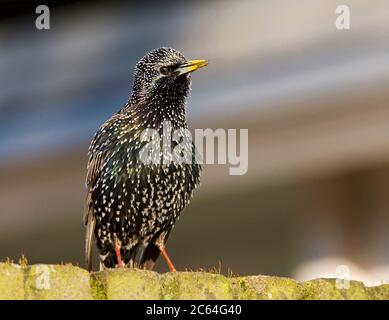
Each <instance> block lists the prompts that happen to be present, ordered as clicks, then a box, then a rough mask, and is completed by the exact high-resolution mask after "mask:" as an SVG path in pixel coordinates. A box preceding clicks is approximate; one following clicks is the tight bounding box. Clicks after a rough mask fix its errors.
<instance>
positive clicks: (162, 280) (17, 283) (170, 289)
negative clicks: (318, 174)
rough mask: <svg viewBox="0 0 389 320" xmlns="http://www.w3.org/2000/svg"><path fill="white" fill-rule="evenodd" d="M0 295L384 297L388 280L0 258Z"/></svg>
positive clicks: (388, 290)
mask: <svg viewBox="0 0 389 320" xmlns="http://www.w3.org/2000/svg"><path fill="white" fill-rule="evenodd" d="M23 265H26V262H25V263H23ZM0 299H95V300H105V299H165V300H172V299H195V300H198V299H205V300H212V299H234V300H235V299H236V300H242V299H244V300H247V299H262V300H268V299H321V300H323V299H325V300H339V299H353V300H357V299H382V300H389V284H385V285H381V286H377V287H366V286H364V285H363V284H362V283H361V282H358V281H350V282H349V286H348V287H347V289H339V288H337V283H336V280H334V279H316V280H311V281H307V282H304V283H302V284H300V283H298V282H296V281H294V280H292V279H288V278H280V277H268V276H249V277H224V276H222V275H220V274H218V273H206V272H177V273H165V274H162V275H160V274H158V273H156V272H152V271H144V270H138V269H114V270H107V271H102V272H96V273H92V274H91V275H90V274H89V273H88V272H87V271H86V270H84V269H81V268H79V267H75V266H72V265H70V264H64V265H33V266H30V267H25V268H22V267H21V266H19V265H15V264H13V263H11V262H10V261H9V262H6V263H0Z"/></svg>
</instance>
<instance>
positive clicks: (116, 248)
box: [115, 244, 123, 268]
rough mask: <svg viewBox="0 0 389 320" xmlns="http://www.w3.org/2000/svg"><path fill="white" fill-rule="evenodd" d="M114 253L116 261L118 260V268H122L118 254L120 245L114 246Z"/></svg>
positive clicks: (120, 257)
mask: <svg viewBox="0 0 389 320" xmlns="http://www.w3.org/2000/svg"><path fill="white" fill-rule="evenodd" d="M115 253H116V259H117V260H118V267H119V268H123V261H122V256H121V254H120V245H119V244H116V245H115Z"/></svg>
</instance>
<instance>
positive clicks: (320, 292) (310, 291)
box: [303, 279, 375, 300]
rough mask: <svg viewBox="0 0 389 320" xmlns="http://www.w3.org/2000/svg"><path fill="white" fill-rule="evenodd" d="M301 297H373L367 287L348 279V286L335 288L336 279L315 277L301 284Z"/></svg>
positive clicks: (312, 298) (350, 298)
mask: <svg viewBox="0 0 389 320" xmlns="http://www.w3.org/2000/svg"><path fill="white" fill-rule="evenodd" d="M303 288H304V294H303V299H307V300H368V299H375V298H374V296H372V294H371V292H370V291H369V288H367V287H365V286H364V285H363V283H361V282H358V281H350V282H349V286H348V288H344V289H342V288H337V286H336V279H316V280H310V281H307V282H305V283H304V284H303Z"/></svg>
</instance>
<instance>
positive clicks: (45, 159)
mask: <svg viewBox="0 0 389 320" xmlns="http://www.w3.org/2000/svg"><path fill="white" fill-rule="evenodd" d="M45 4H47V5H49V8H50V9H51V12H50V13H51V21H50V23H51V29H50V30H37V29H36V28H35V18H36V17H37V14H35V7H36V5H33V4H26V3H24V2H22V1H3V2H2V4H1V16H0V18H1V20H0V259H5V258H6V257H10V258H11V259H14V260H15V261H17V260H18V258H19V257H20V255H21V254H25V255H26V256H27V258H28V259H29V262H30V263H60V262H73V263H76V264H80V265H83V252H84V232H85V230H84V226H83V224H82V214H83V207H84V200H85V188H84V180H85V174H86V161H87V148H88V145H89V142H90V140H91V139H92V137H93V135H94V132H95V131H96V130H97V129H98V127H99V126H100V125H101V124H102V123H103V122H104V121H105V120H106V119H107V118H108V117H110V115H112V114H113V113H114V112H116V111H117V110H118V109H119V108H120V107H121V106H122V105H123V104H124V103H125V102H126V101H127V99H128V97H129V95H130V91H131V83H132V72H133V66H134V64H135V63H136V62H137V61H138V60H139V59H140V58H141V57H142V56H143V55H144V54H145V53H146V52H148V51H150V50H151V49H153V48H157V47H160V46H162V45H163V46H172V47H174V48H176V49H178V50H180V51H181V52H183V53H184V54H185V55H186V56H187V57H189V58H193V59H209V60H210V61H211V64H210V65H209V67H208V68H206V69H203V70H201V72H199V73H196V74H194V75H193V90H192V96H191V98H190V101H189V110H188V112H189V123H190V126H191V128H214V129H216V128H237V129H241V128H243V129H246V128H247V129H249V169H248V173H247V174H246V175H243V176H230V175H229V173H228V165H208V166H206V167H205V168H204V172H203V178H202V186H201V188H200V189H199V190H198V192H197V193H196V195H195V197H194V199H193V201H192V203H191V205H190V206H189V207H188V208H187V209H186V211H185V212H184V214H183V215H182V217H181V219H180V221H179V222H178V223H177V225H176V228H175V230H174V232H173V233H172V235H171V237H170V239H169V242H168V248H169V252H170V254H171V256H172V258H173V261H174V262H175V264H176V267H177V268H178V269H181V270H183V269H185V268H188V269H198V268H206V269H207V268H212V267H217V268H219V265H221V270H222V272H223V273H228V272H229V270H231V271H232V272H233V273H234V274H241V275H243V274H260V273H261V274H268V275H278V276H291V277H295V278H296V279H298V280H306V279H311V278H317V277H336V276H337V271H336V268H337V266H339V265H346V266H347V267H348V268H349V270H350V276H351V278H352V279H357V280H361V281H364V282H365V283H366V284H368V285H373V284H380V283H389V250H388V246H389V197H388V196H389V194H388V192H389V191H388V190H389V90H388V89H389V86H388V83H389V82H388V81H389V38H388V32H389V3H388V1H385V0H375V1H374V5H373V3H372V2H371V1H370V2H369V1H365V0H352V1H351V0H350V1H346V0H342V1H335V0H314V1H312V0H291V1H274V0H272V1H270V0H258V1H254V0H253V1H250V0H242V1H232V0H231V1H180V2H173V1H167V2H160V3H152V2H151V1H146V2H142V4H140V3H136V2H135V1H126V2H108V1H107V2H106V3H104V2H89V1H73V2H68V1H52V2H45ZM340 4H346V5H348V6H349V7H350V10H351V29H350V30H345V31H340V30H337V29H336V28H335V19H336V17H337V16H336V14H335V8H336V6H337V5H340ZM157 270H158V271H166V270H167V267H166V265H165V263H164V261H162V259H161V260H160V261H159V263H158V265H157Z"/></svg>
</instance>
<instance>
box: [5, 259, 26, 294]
mask: <svg viewBox="0 0 389 320" xmlns="http://www.w3.org/2000/svg"><path fill="white" fill-rule="evenodd" d="M24 298H25V297H24V272H23V270H22V268H21V266H19V265H16V264H13V263H0V300H8V299H11V300H23V299H24Z"/></svg>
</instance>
